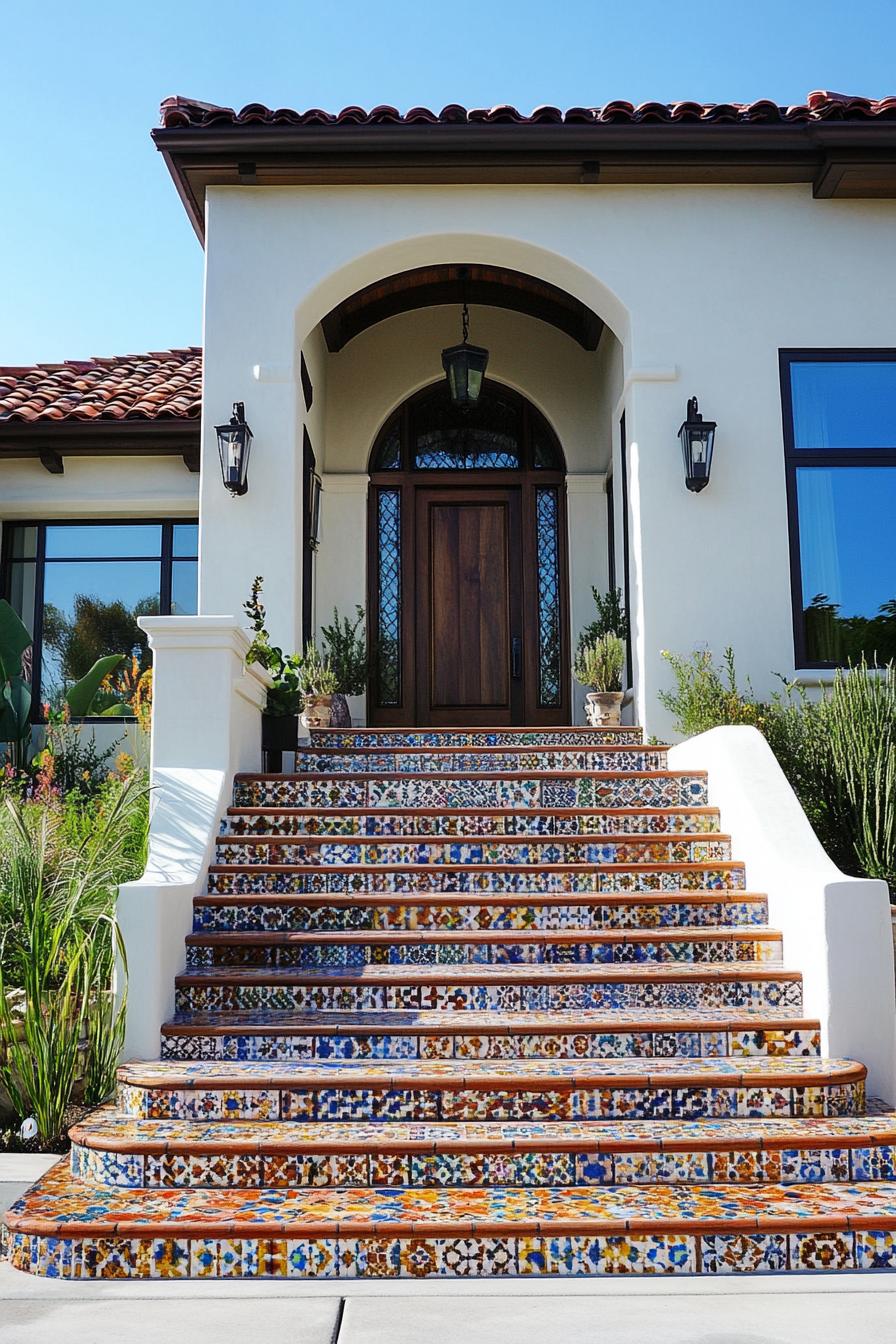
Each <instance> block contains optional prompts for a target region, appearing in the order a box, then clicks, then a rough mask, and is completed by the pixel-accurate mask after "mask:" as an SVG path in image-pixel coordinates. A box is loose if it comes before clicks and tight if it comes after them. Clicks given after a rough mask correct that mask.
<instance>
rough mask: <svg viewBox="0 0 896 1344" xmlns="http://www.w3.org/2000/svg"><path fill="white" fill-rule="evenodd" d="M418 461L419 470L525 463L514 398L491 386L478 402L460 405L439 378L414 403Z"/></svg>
mask: <svg viewBox="0 0 896 1344" xmlns="http://www.w3.org/2000/svg"><path fill="white" fill-rule="evenodd" d="M413 415H414V421H413V423H414V466H415V467H416V468H417V469H418V470H420V471H440V470H441V471H468V470H474V471H475V470H479V471H483V470H488V469H491V470H495V469H497V470H500V471H512V470H514V469H515V468H517V467H519V466H520V450H519V444H520V438H521V427H520V415H519V410H518V408H517V405H516V403H515V402H513V401H511V400H510V399H509V398H508V397H503V396H501V394H500V393H499V392H496V391H495V389H494V386H491V387H489V386H486V387H485V388H484V389H483V392H482V395H481V396H480V398H479V401H478V402H477V403H476V405H475V406H474V407H472V408H470V409H468V410H462V409H460V408H459V407H457V406H455V405H454V403H453V402H452V400H451V396H450V393H449V391H448V385H447V383H440V384H439V385H438V386H437V387H436V388H435V390H434V391H433V392H431V393H430V394H429V395H428V396H427V397H425V398H424V399H423V400H422V401H420V402H419V403H418V404H417V405H416V407H415V408H414V413H413Z"/></svg>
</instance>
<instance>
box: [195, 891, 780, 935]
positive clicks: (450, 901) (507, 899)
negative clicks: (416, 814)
mask: <svg viewBox="0 0 896 1344" xmlns="http://www.w3.org/2000/svg"><path fill="white" fill-rule="evenodd" d="M433 898H435V899H433ZM767 900H768V897H767V896H766V895H765V893H764V892H757V891H744V890H743V889H742V888H740V887H724V888H721V889H720V890H717V891H713V890H712V889H709V890H699V891H698V890H694V891H689V890H687V889H685V890H683V891H675V890H668V891H575V892H541V891H535V892H528V893H526V892H515V893H508V892H506V891H501V892H494V893H492V892H487V891H480V892H457V891H437V892H425V891H418V892H408V891H396V892H388V891H385V892H383V891H372V892H365V891H334V892H319V891H314V892H301V891H298V892H297V891H287V892H281V891H266V892H262V893H261V894H259V893H257V892H203V893H202V894H201V895H198V896H194V897H193V904H194V905H203V906H204V905H241V904H245V905H296V906H306V905H308V906H322V907H330V906H337V907H339V906H344V907H345V908H346V909H347V910H351V909H365V908H367V907H368V906H369V907H371V908H373V909H379V908H382V907H385V906H392V905H398V906H407V907H410V908H413V907H415V906H420V907H421V908H425V909H432V908H438V907H440V906H443V905H444V906H449V907H450V906H455V905H457V906H469V905H474V906H475V905H488V906H492V905H497V906H507V907H508V908H513V909H516V908H517V907H519V906H521V905H522V906H530V905H531V906H536V907H539V908H540V907H542V906H544V907H546V908H550V907H552V906H568V905H582V906H592V905H618V906H621V907H623V908H625V907H626V906H631V905H646V906H649V905H719V904H721V905H763V904H764V903H765V902H766V901H767ZM695 927H698V928H699V927H702V926H700V925H696V926H695ZM743 927H744V928H752V927H754V926H753V925H749V924H745V925H744V926H743Z"/></svg>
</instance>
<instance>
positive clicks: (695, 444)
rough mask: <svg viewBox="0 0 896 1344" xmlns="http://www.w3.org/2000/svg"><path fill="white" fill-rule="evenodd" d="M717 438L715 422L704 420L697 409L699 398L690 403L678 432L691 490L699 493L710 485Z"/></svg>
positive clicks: (686, 475) (685, 476) (686, 478)
mask: <svg viewBox="0 0 896 1344" xmlns="http://www.w3.org/2000/svg"><path fill="white" fill-rule="evenodd" d="M715 437H716V422H715V420H704V419H703V416H702V415H701V414H700V412H699V410H698V409H697V398H696V397H691V398H690V400H689V401H688V412H687V419H686V420H685V421H684V423H683V424H682V426H681V429H679V431H678V438H679V441H680V443H681V454H682V457H683V458H684V481H685V485H686V486H687V488H688V489H689V490H693V491H695V492H697V493H699V492H700V491H701V490H702V489H704V487H705V486H707V485H709V472H710V469H711V467H712V449H713V443H714V441H715Z"/></svg>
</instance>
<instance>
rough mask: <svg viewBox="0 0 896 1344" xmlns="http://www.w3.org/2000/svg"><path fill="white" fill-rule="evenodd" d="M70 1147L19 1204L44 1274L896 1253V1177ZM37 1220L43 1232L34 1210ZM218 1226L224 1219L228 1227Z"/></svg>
mask: <svg viewBox="0 0 896 1344" xmlns="http://www.w3.org/2000/svg"><path fill="white" fill-rule="evenodd" d="M132 1200H133V1193H132V1192H129V1191H128V1190H122V1189H118V1188H115V1187H111V1186H109V1187H106V1188H105V1189H103V1190H102V1193H101V1194H100V1191H99V1190H98V1189H97V1187H96V1186H91V1185H84V1186H78V1185H77V1184H72V1182H71V1176H70V1173H69V1171H68V1170H67V1167H66V1165H65V1164H64V1163H61V1164H60V1165H59V1166H57V1167H55V1168H53V1170H52V1171H51V1172H50V1173H49V1174H48V1175H47V1177H45V1178H44V1180H43V1181H42V1182H41V1183H40V1185H39V1186H37V1187H35V1188H34V1189H32V1190H31V1191H29V1192H28V1193H27V1194H26V1195H25V1196H23V1198H22V1199H20V1200H18V1201H16V1203H15V1204H14V1205H13V1206H12V1208H11V1209H10V1210H9V1212H8V1214H7V1220H8V1223H9V1228H10V1246H9V1255H10V1260H11V1262H12V1264H13V1265H14V1266H15V1267H16V1268H18V1269H23V1270H26V1271H29V1272H32V1273H37V1274H44V1275H47V1276H48V1277H58V1278H73V1279H90V1278H98V1279H102V1278H189V1277H191V1276H193V1277H210V1278H218V1277H222V1278H241V1277H251V1278H257V1277H267V1276H271V1277H301V1278H339V1277H347V1278H357V1277H362V1278H363V1277H377V1278H381V1277H394V1278H398V1277H412V1278H420V1277H429V1276H436V1277H466V1276H475V1277H482V1276H510V1275H522V1276H526V1275H532V1274H534V1275H541V1274H570V1275H585V1274H608V1273H609V1274H619V1273H624V1274H638V1273H648V1274H658V1273H661V1274H674V1273H678V1274H681V1273H685V1274H687V1273H691V1274H694V1273H701V1272H702V1273H705V1274H716V1273H730V1272H743V1271H752V1272H763V1271H765V1272H769V1271H783V1270H819V1269H821V1270H831V1269H835V1270H850V1269H892V1268H894V1267H896V1188H894V1186H893V1185H892V1184H888V1183H886V1182H874V1183H858V1184H852V1183H845V1182H844V1183H842V1184H840V1183H826V1184H821V1185H789V1186H783V1185H776V1184H775V1185H772V1184H770V1185H767V1186H747V1187H745V1188H743V1189H740V1188H739V1187H738V1186H725V1185H718V1186H712V1185H704V1186H690V1185H668V1186H659V1185H649V1186H643V1187H637V1186H615V1187H594V1186H572V1187H565V1186H558V1187H549V1188H545V1187H531V1188H521V1187H516V1188H511V1187H503V1186H502V1187H498V1188H496V1189H486V1188H482V1189H476V1190H454V1189H438V1190H436V1189H395V1190H391V1191H386V1190H384V1189H382V1188H378V1189H367V1190H365V1189H363V1188H351V1189H345V1190H342V1189H333V1188H329V1189H320V1190H307V1189H305V1190H271V1189H268V1190H263V1191H245V1192H241V1191H238V1190H177V1189H167V1190H144V1191H143V1192H141V1195H140V1200H139V1213H136V1214H135V1211H134V1210H135V1206H134V1204H133V1203H132ZM35 1223H40V1224H41V1226H42V1229H44V1230H43V1231H42V1232H41V1233H37V1234H36V1233H32V1232H30V1231H29V1230H28V1228H29V1225H31V1226H33V1225H34V1224H35ZM218 1229H221V1230H220V1231H219V1230H218Z"/></svg>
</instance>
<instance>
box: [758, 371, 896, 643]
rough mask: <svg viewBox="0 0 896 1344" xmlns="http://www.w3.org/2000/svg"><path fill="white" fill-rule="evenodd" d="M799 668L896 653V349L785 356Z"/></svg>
mask: <svg viewBox="0 0 896 1344" xmlns="http://www.w3.org/2000/svg"><path fill="white" fill-rule="evenodd" d="M780 360H781V396H782V404H783V412H784V451H785V460H786V467H787V501H788V517H789V526H790V559H791V591H792V599H793V622H794V652H795V658H796V665H797V667H838V666H844V665H846V664H847V663H851V662H856V661H857V660H858V659H859V658H861V657H862V656H863V655H864V656H865V657H866V658H867V660H868V661H869V662H870V663H885V662H888V661H889V660H890V659H891V658H896V550H894V546H893V540H892V534H893V518H894V516H896V350H782V351H781V352H780Z"/></svg>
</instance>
